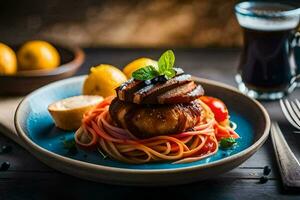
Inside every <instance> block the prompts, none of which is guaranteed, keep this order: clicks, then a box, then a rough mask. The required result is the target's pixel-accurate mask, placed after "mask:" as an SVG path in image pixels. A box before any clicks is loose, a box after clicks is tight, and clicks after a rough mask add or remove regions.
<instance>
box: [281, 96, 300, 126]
mask: <svg viewBox="0 0 300 200" xmlns="http://www.w3.org/2000/svg"><path fill="white" fill-rule="evenodd" d="M280 106H281V109H282V112H283V114H284V116H285V117H286V119H287V120H288V121H289V122H290V123H291V124H292V125H293V126H294V127H295V128H296V129H298V130H300V102H299V100H298V99H295V100H294V101H288V100H287V99H284V100H282V99H281V100H280Z"/></svg>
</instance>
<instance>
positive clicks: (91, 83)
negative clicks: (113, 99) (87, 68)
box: [83, 64, 127, 97]
mask: <svg viewBox="0 0 300 200" xmlns="http://www.w3.org/2000/svg"><path fill="white" fill-rule="evenodd" d="M125 81H127V78H126V76H125V74H124V73H123V72H122V71H121V70H119V69H118V68H116V67H114V66H112V65H107V64H101V65H98V66H96V67H92V68H91V73H90V74H89V76H88V77H87V78H86V80H85V82H84V84H83V94H84V95H99V96H103V97H108V96H111V95H115V94H116V92H115V89H116V88H117V87H118V86H120V85H121V84H122V83H124V82H125Z"/></svg>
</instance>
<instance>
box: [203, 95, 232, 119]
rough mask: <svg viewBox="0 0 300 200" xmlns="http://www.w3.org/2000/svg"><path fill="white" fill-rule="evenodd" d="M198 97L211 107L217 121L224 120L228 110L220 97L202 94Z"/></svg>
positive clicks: (226, 117)
mask: <svg viewBox="0 0 300 200" xmlns="http://www.w3.org/2000/svg"><path fill="white" fill-rule="evenodd" d="M200 99H201V100H202V101H203V102H204V103H205V104H206V105H207V106H208V107H209V108H210V109H211V111H212V112H213V113H214V115H215V119H216V120H217V122H219V123H220V122H224V121H225V120H227V119H228V110H227V107H226V105H225V104H224V103H223V101H221V100H220V99H217V98H215V97H209V96H202V97H200Z"/></svg>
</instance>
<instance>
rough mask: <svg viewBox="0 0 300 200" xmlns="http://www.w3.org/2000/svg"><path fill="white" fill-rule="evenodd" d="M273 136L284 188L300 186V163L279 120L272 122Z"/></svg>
mask: <svg viewBox="0 0 300 200" xmlns="http://www.w3.org/2000/svg"><path fill="white" fill-rule="evenodd" d="M271 137H272V143H273V147H274V151H275V154H276V158H277V163H278V167H279V169H280V174H281V179H282V183H283V186H284V188H285V189H296V188H299V187H300V163H299V161H298V160H297V158H296V156H295V155H294V153H293V152H292V150H291V149H290V147H289V145H288V144H287V142H286V140H285V138H284V136H283V134H282V132H281V130H280V128H279V126H278V123H277V122H272V125H271Z"/></svg>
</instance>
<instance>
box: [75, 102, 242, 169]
mask: <svg viewBox="0 0 300 200" xmlns="http://www.w3.org/2000/svg"><path fill="white" fill-rule="evenodd" d="M112 99H113V97H108V98H106V99H105V100H104V101H103V102H101V103H100V104H98V105H97V106H96V107H95V108H94V109H92V110H91V111H89V112H87V113H85V115H84V117H83V121H82V126H81V127H80V129H79V130H78V131H77V132H76V134H75V141H76V143H77V144H78V145H79V146H80V147H82V148H85V149H93V148H100V149H101V150H103V151H104V152H105V153H107V154H108V155H109V156H110V157H111V158H113V159H116V160H119V161H122V162H126V163H134V164H140V163H148V162H159V161H173V163H188V162H193V161H197V160H200V159H203V158H206V157H208V156H210V155H213V154H215V153H216V152H217V151H218V145H219V144H218V141H219V140H220V139H221V138H224V137H225V138H228V137H233V138H238V137H239V136H238V135H237V134H236V133H235V132H234V130H233V129H231V128H230V127H229V126H228V127H227V126H225V127H224V126H221V125H219V124H218V123H217V121H216V120H215V118H214V114H213V113H212V111H211V109H210V108H209V107H208V106H207V105H206V104H205V103H203V102H202V101H200V102H201V106H202V108H203V111H202V113H201V119H200V120H199V123H198V124H197V125H196V126H195V127H194V128H193V130H191V131H186V132H183V133H179V134H174V135H168V136H165V135H164V136H155V137H152V138H148V139H138V138H136V137H135V136H134V135H132V134H131V133H130V132H129V131H128V130H126V129H122V128H119V127H117V126H116V125H115V124H114V123H113V121H112V119H111V117H110V115H109V112H108V110H109V105H110V103H111V101H112Z"/></svg>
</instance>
